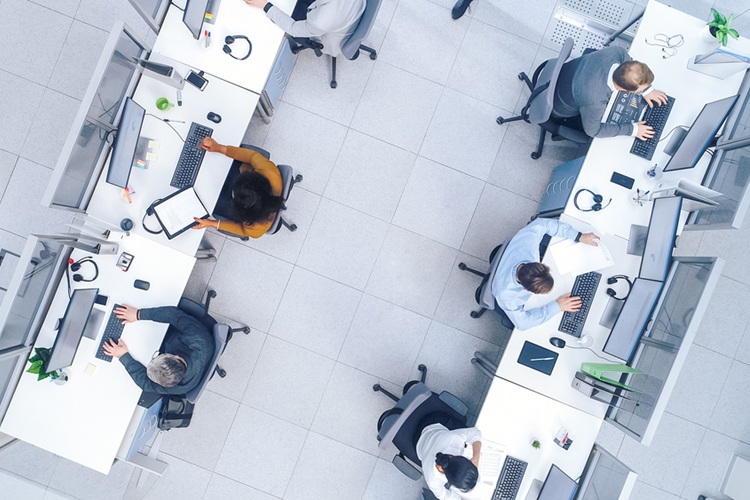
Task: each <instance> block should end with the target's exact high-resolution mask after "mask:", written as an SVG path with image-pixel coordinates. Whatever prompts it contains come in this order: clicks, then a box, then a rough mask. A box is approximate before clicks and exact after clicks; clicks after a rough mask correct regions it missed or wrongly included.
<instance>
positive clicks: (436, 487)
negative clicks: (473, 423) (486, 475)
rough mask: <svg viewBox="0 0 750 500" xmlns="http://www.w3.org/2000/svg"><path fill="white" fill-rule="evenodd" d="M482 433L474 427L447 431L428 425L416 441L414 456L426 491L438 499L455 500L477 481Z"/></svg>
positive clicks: (439, 425)
mask: <svg viewBox="0 0 750 500" xmlns="http://www.w3.org/2000/svg"><path fill="white" fill-rule="evenodd" d="M481 439H482V433H481V432H479V429H477V428H476V427H469V428H466V429H455V430H452V431H449V430H448V429H447V428H446V427H445V426H444V425H442V424H432V425H428V426H427V427H425V428H424V429H423V430H422V433H421V435H420V437H419V441H417V456H418V457H419V460H420V461H421V462H422V473H423V474H424V479H425V481H426V482H427V486H428V487H429V488H430V491H432V493H433V494H434V495H435V496H436V497H437V498H439V499H440V500H458V499H460V498H462V496H461V493H466V492H468V491H470V490H471V489H473V488H474V486H476V484H477V480H478V478H479V471H478V469H477V467H478V466H479V452H480V450H481V448H482V441H481Z"/></svg>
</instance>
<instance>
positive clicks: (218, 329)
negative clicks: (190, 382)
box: [185, 323, 229, 404]
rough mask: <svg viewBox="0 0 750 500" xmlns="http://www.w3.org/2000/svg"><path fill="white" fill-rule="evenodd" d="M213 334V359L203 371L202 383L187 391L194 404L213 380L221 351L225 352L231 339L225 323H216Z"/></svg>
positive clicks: (188, 398)
mask: <svg viewBox="0 0 750 500" xmlns="http://www.w3.org/2000/svg"><path fill="white" fill-rule="evenodd" d="M213 336H214V354H213V356H212V357H211V361H210V362H209V363H208V365H207V366H206V371H205V372H204V373H203V377H201V381H200V383H198V385H196V386H195V387H193V388H192V389H190V390H189V391H188V392H187V393H185V397H186V398H187V400H188V401H190V402H191V403H193V404H195V403H196V402H197V401H198V399H199V398H200V396H201V394H203V389H205V388H206V386H207V385H208V381H209V380H211V377H212V376H213V374H214V371H215V370H216V365H218V364H219V357H220V356H221V353H222V352H224V348H225V347H226V345H227V342H228V341H229V325H227V324H225V323H216V324H215V325H214V327H213Z"/></svg>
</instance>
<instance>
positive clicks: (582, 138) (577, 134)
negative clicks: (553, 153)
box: [557, 125, 591, 144]
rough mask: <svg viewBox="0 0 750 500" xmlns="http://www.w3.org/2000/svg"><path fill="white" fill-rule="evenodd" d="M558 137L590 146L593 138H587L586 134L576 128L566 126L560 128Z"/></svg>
mask: <svg viewBox="0 0 750 500" xmlns="http://www.w3.org/2000/svg"><path fill="white" fill-rule="evenodd" d="M557 135H559V136H560V137H563V138H565V139H567V140H569V141H572V142H576V143H578V144H588V143H589V142H591V137H589V136H587V135H586V134H585V133H583V132H581V131H580V130H576V129H574V128H570V127H566V126H565V125H561V126H560V129H559V130H558V131H557Z"/></svg>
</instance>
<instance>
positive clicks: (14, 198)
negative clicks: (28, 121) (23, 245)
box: [0, 158, 72, 237]
mask: <svg viewBox="0 0 750 500" xmlns="http://www.w3.org/2000/svg"><path fill="white" fill-rule="evenodd" d="M51 175H52V171H51V170H50V169H48V168H45V167H43V166H41V165H38V164H36V163H33V162H30V161H28V160H26V159H24V158H20V159H19V160H18V162H17V163H16V168H15V169H14V170H13V175H12V176H11V178H10V182H9V183H8V187H7V189H6V192H5V195H4V196H3V199H2V201H0V227H1V228H3V229H5V230H7V231H10V232H12V233H16V234H17V235H19V236H23V237H26V236H28V235H29V234H32V233H34V234H54V233H58V232H60V231H64V229H63V228H64V227H65V224H67V223H68V222H70V221H71V220H72V217H71V215H70V213H69V212H63V211H61V210H55V209H51V208H47V207H44V206H42V205H41V203H40V202H41V199H42V195H43V194H44V190H45V189H46V187H47V183H48V182H49V178H50V176H51Z"/></svg>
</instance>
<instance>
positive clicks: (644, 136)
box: [635, 122, 654, 141]
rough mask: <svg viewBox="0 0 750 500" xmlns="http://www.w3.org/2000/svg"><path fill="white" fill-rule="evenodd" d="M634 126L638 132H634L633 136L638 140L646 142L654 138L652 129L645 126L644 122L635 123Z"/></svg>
mask: <svg viewBox="0 0 750 500" xmlns="http://www.w3.org/2000/svg"><path fill="white" fill-rule="evenodd" d="M635 126H636V127H637V128H638V132H636V134H635V136H636V137H637V138H639V139H640V140H642V141H647V140H649V139H651V138H652V137H653V136H654V129H653V127H650V126H649V125H646V122H635Z"/></svg>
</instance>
